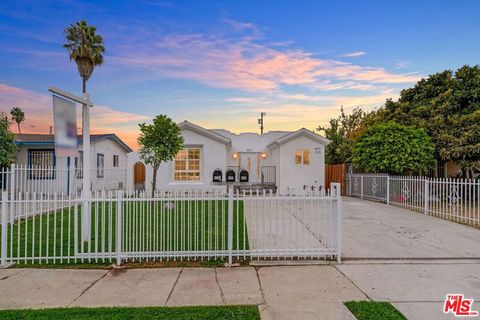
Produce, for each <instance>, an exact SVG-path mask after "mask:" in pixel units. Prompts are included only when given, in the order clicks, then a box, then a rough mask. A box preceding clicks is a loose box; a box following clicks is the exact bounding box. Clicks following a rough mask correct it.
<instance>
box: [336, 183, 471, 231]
mask: <svg viewBox="0 0 480 320" xmlns="http://www.w3.org/2000/svg"><path fill="white" fill-rule="evenodd" d="M345 189H346V194H347V195H348V196H352V197H357V198H362V199H367V200H376V201H383V202H385V203H387V204H391V205H395V206H400V207H403V208H407V209H410V210H413V211H418V212H422V213H425V214H428V215H431V216H435V217H439V218H443V219H447V220H452V221H456V222H459V223H463V224H468V225H471V226H474V227H480V180H468V179H448V178H428V177H412V176H389V175H387V174H349V175H347V177H346V188H345Z"/></svg>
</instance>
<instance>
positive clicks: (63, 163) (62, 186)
mask: <svg viewBox="0 0 480 320" xmlns="http://www.w3.org/2000/svg"><path fill="white" fill-rule="evenodd" d="M40 149H54V146H53V144H51V145H42V146H33V145H31V146H24V145H22V146H19V148H18V152H17V159H16V164H18V165H24V166H26V165H28V150H40ZM82 150H83V146H82V145H79V151H82ZM90 150H91V155H90V168H91V170H90V172H91V173H90V174H91V181H92V184H91V188H92V190H93V191H95V190H113V189H119V188H121V187H123V188H124V186H125V179H126V165H127V152H126V150H125V149H124V148H123V147H121V146H120V145H119V144H118V143H117V142H115V141H113V140H110V139H103V140H98V141H92V143H91V145H90ZM98 153H101V154H103V155H104V159H105V161H104V177H103V178H99V177H97V154H98ZM113 155H118V158H119V165H118V167H113ZM67 163H68V162H67V158H65V157H57V158H56V166H55V171H56V174H55V178H54V179H43V180H42V179H38V180H36V179H29V177H28V175H26V174H25V175H24V176H21V175H19V176H17V185H18V187H22V186H21V185H20V183H21V182H20V181H23V182H22V183H23V184H24V186H23V187H22V188H26V187H27V185H28V188H29V190H28V191H29V192H33V191H34V190H37V191H36V192H38V190H42V191H43V192H58V193H67V191H69V190H77V191H78V190H80V189H81V185H82V183H81V179H75V160H74V159H73V158H72V160H71V165H70V168H71V173H70V178H69V177H68V175H69V173H68V166H67ZM25 172H27V173H28V171H25ZM27 181H28V183H27ZM69 182H70V187H67V185H68V183H69Z"/></svg>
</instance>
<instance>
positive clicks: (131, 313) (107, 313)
mask: <svg viewBox="0 0 480 320" xmlns="http://www.w3.org/2000/svg"><path fill="white" fill-rule="evenodd" d="M33 319H35V320H49V319H75V320H93V319H95V320H128V319H130V320H147V319H148V320H150V319H151V320H166V319H174V320H194V319H195V320H260V314H259V312H258V308H257V307H256V306H218V307H173V308H169V307H148V308H59V309H40V310H2V311H0V320H33Z"/></svg>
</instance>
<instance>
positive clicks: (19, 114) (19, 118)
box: [10, 107, 25, 133]
mask: <svg viewBox="0 0 480 320" xmlns="http://www.w3.org/2000/svg"><path fill="white" fill-rule="evenodd" d="M10 114H11V115H12V120H13V121H14V122H15V123H16V124H17V127H18V133H22V131H21V130H20V123H22V122H23V121H25V112H23V110H22V109H21V108H20V107H13V108H12V110H11V111H10Z"/></svg>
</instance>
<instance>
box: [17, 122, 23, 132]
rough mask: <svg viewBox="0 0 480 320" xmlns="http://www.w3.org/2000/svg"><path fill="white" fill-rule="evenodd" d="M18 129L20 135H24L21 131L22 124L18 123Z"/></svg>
mask: <svg viewBox="0 0 480 320" xmlns="http://www.w3.org/2000/svg"><path fill="white" fill-rule="evenodd" d="M17 127H18V133H19V134H22V131H21V130H20V122H17Z"/></svg>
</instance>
